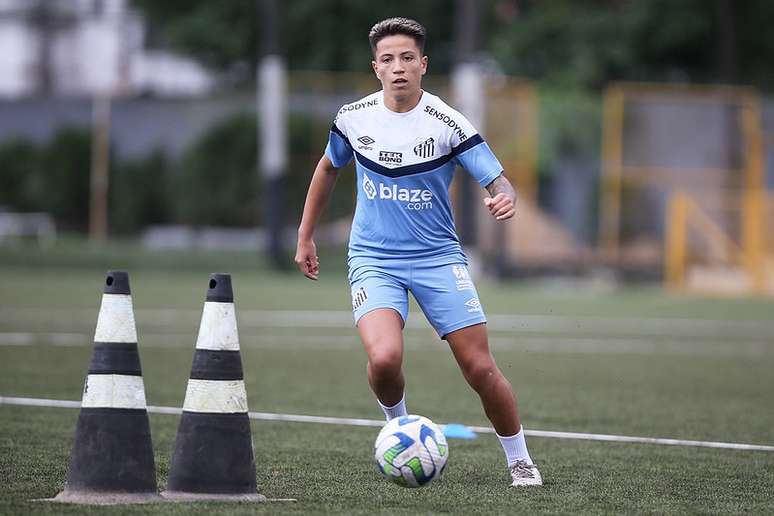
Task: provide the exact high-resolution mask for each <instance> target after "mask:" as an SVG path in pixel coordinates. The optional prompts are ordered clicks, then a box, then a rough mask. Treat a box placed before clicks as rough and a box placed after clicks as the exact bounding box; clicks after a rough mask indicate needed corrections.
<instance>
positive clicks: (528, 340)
mask: <svg viewBox="0 0 774 516" xmlns="http://www.w3.org/2000/svg"><path fill="white" fill-rule="evenodd" d="M139 338H140V343H139V345H140V348H141V349H173V348H178V349H180V348H186V349H187V348H191V347H193V343H194V342H195V341H196V335H194V334H186V333H149V334H144V335H143V334H140V335H139ZM405 343H406V348H408V349H442V348H444V347H445V344H444V343H443V341H440V340H438V339H437V338H436V337H434V336H431V334H430V333H429V332H428V334H427V336H426V338H423V339H420V338H418V336H416V335H411V336H407V337H406V339H405ZM92 344H93V343H92V337H91V336H89V335H87V334H85V333H53V332H40V333H32V332H0V346H11V347H14V346H16V347H23V346H35V345H43V346H55V347H88V346H92ZM489 345H490V347H491V349H493V350H495V351H498V350H502V351H522V352H533V353H586V354H627V355H631V354H640V355H673V356H728V357H764V356H772V355H774V342H764V341H734V342H719V341H711V340H710V341H699V340H683V341H679V340H657V341H654V340H649V339H647V338H645V337H640V338H628V339H620V338H614V337H602V338H591V337H586V338H572V337H560V336H551V335H531V336H527V337H524V336H513V337H498V336H492V337H490V338H489ZM240 347H241V348H242V349H271V350H286V349H324V350H326V351H351V350H353V349H359V348H360V340H359V339H358V337H357V336H356V335H353V334H352V333H350V334H349V335H297V334H296V335H283V334H268V335H267V334H265V333H264V334H261V335H257V334H255V335H251V334H248V335H245V334H243V335H241V337H240Z"/></svg>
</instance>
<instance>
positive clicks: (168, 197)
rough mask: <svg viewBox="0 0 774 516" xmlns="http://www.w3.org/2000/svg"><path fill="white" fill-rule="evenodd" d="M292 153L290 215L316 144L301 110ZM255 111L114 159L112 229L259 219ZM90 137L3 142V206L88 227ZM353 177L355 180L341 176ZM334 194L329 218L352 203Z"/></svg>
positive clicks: (67, 133) (345, 191) (298, 203)
mask: <svg viewBox="0 0 774 516" xmlns="http://www.w3.org/2000/svg"><path fill="white" fill-rule="evenodd" d="M290 122H291V123H290V145H291V146H292V148H293V150H294V153H293V159H292V160H291V163H290V167H289V169H290V170H289V174H288V178H287V187H288V189H287V191H286V195H287V201H288V202H287V203H286V205H287V213H285V216H286V217H291V219H288V220H296V219H298V217H300V210H301V207H302V206H303V200H304V197H305V195H306V188H307V187H308V185H309V178H310V175H311V172H312V170H313V169H314V164H315V161H314V160H313V159H312V157H316V158H319V156H320V155H321V153H322V150H321V149H319V148H318V147H319V145H318V143H319V142H317V141H316V140H315V135H314V134H313V133H312V132H311V131H310V127H311V122H310V120H308V119H307V118H306V117H303V116H299V115H294V116H293V117H291V121H290ZM256 131H257V128H256V118H255V113H252V112H242V113H236V114H234V115H231V116H228V117H226V118H224V119H223V120H221V121H220V122H219V123H217V124H215V125H214V126H213V127H212V128H211V129H210V130H209V131H207V132H206V133H204V134H203V135H202V136H201V137H200V138H199V139H198V140H196V141H194V142H193V143H192V144H191V145H190V146H189V147H188V148H187V149H186V150H185V151H184V152H183V153H182V155H181V156H180V157H179V158H177V159H173V158H170V157H168V156H166V155H165V154H164V153H163V152H161V151H160V150H156V151H153V152H151V153H150V154H149V155H148V156H145V157H143V158H140V159H130V160H119V159H117V158H116V157H115V153H114V155H113V157H112V160H111V170H110V182H109V196H110V200H109V210H110V213H109V219H110V231H111V233H113V234H124V235H125V234H135V233H137V232H138V231H139V230H141V229H142V228H144V227H146V226H148V225H150V224H173V223H174V224H190V225H223V226H243V227H252V226H255V225H259V224H260V223H261V209H260V204H259V203H260V202H261V180H260V174H259V173H258V172H257V171H256V163H257V159H258V156H257V140H258V135H257V132H256ZM90 152H91V139H90V134H89V132H88V131H87V130H81V129H74V128H66V129H63V130H62V131H60V132H59V133H57V134H56V135H55V136H54V138H53V139H52V140H51V142H50V143H48V144H42V145H36V144H34V143H31V142H29V141H21V140H13V141H8V142H4V143H2V144H0V207H5V208H7V209H11V210H14V211H23V212H29V211H46V212H49V213H51V214H52V215H53V216H54V218H55V220H56V222H57V225H58V226H59V227H60V228H61V229H69V230H76V231H83V230H85V229H86V228H87V226H88V210H89V171H90V156H91V154H90ZM345 182H351V180H348V179H347V180H345ZM340 190H342V191H340V192H337V193H336V195H335V197H334V199H333V201H332V204H333V207H332V209H331V212H332V213H331V214H329V215H328V217H327V218H330V217H331V216H342V215H346V214H347V213H349V210H350V208H351V196H352V193H351V188H347V187H344V188H342V189H340Z"/></svg>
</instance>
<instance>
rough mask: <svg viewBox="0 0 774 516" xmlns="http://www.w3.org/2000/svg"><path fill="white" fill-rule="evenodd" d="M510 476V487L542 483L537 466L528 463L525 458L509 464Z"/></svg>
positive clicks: (539, 484) (540, 484)
mask: <svg viewBox="0 0 774 516" xmlns="http://www.w3.org/2000/svg"><path fill="white" fill-rule="evenodd" d="M511 478H513V483H512V484H511V487H520V486H542V485H543V477H541V476H540V471H538V469H537V466H536V465H534V464H528V463H527V461H525V460H520V461H517V462H516V464H514V465H513V466H511Z"/></svg>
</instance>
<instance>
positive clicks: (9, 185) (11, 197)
mask: <svg viewBox="0 0 774 516" xmlns="http://www.w3.org/2000/svg"><path fill="white" fill-rule="evenodd" d="M39 173H40V149H39V148H38V147H36V146H35V145H34V144H32V143H31V142H29V141H23V140H10V141H6V142H3V143H2V145H0V207H3V208H7V209H12V210H15V211H35V210H40V209H41V207H40V203H39V201H38V199H37V198H36V197H35V193H36V192H35V190H36V188H35V183H36V179H37V175H38V174H39Z"/></svg>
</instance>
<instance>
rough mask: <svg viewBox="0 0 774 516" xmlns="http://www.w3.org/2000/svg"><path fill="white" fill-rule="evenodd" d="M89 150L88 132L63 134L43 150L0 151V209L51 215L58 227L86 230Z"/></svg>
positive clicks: (15, 147)
mask: <svg viewBox="0 0 774 516" xmlns="http://www.w3.org/2000/svg"><path fill="white" fill-rule="evenodd" d="M90 166H91V145H90V136H89V133H88V131H85V130H81V129H75V128H67V129H64V130H62V131H60V132H59V133H57V134H56V135H55V136H54V138H53V139H52V140H51V141H50V142H49V143H48V144H46V145H44V146H36V145H34V144H32V143H29V142H24V141H19V140H12V141H9V142H6V143H4V144H2V145H0V186H2V188H0V205H4V206H7V207H10V208H13V209H16V210H22V211H46V212H49V213H51V214H52V215H53V216H54V217H55V218H56V220H57V223H58V224H59V225H60V227H62V228H65V229H76V230H83V229H85V228H86V226H87V224H88V212H89V170H90Z"/></svg>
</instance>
